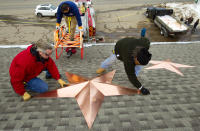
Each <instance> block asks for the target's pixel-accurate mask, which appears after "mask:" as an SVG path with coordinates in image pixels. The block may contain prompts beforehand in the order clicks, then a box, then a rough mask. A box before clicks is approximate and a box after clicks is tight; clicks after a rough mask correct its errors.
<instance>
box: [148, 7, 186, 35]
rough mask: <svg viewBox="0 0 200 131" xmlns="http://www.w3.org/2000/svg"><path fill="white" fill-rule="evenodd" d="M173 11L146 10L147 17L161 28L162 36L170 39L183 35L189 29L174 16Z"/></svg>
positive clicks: (154, 8)
mask: <svg viewBox="0 0 200 131" xmlns="http://www.w3.org/2000/svg"><path fill="white" fill-rule="evenodd" d="M172 14H173V9H165V8H156V7H149V8H147V10H146V17H147V18H150V19H152V20H153V21H154V23H155V25H156V26H158V27H159V28H160V30H161V31H160V33H161V35H163V36H165V37H168V36H174V35H178V34H183V33H186V32H187V31H188V27H187V26H186V25H185V24H183V23H181V21H179V20H177V19H176V18H174V17H173V16H172Z"/></svg>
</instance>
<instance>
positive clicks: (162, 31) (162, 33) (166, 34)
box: [160, 28, 168, 37]
mask: <svg viewBox="0 0 200 131" xmlns="http://www.w3.org/2000/svg"><path fill="white" fill-rule="evenodd" d="M160 34H161V35H163V36H164V37H168V32H167V30H166V29H165V28H161V32H160Z"/></svg>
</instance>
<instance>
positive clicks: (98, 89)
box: [37, 70, 140, 128]
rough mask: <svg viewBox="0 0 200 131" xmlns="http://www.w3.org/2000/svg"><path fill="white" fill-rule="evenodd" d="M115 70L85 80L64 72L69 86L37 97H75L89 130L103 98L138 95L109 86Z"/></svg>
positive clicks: (135, 92)
mask: <svg viewBox="0 0 200 131" xmlns="http://www.w3.org/2000/svg"><path fill="white" fill-rule="evenodd" d="M114 74H115V70H114V71H112V72H109V73H107V74H104V75H102V76H99V77H96V78H93V79H87V78H84V77H81V76H78V75H75V74H71V73H68V72H66V76H67V79H68V81H69V83H70V86H68V87H65V88H61V89H57V90H53V91H49V92H46V93H43V94H40V95H38V96H37V97H75V98H76V100H77V103H78V105H79V107H80V109H81V111H82V113H83V116H84V117H85V120H86V122H87V125H88V127H89V128H91V127H92V124H93V122H94V120H95V118H96V115H97V113H98V111H99V109H100V107H101V103H102V102H103V100H104V96H115V95H131V94H139V93H140V92H139V90H136V89H130V88H126V87H122V86H118V85H113V84H111V82H112V79H113V76H114Z"/></svg>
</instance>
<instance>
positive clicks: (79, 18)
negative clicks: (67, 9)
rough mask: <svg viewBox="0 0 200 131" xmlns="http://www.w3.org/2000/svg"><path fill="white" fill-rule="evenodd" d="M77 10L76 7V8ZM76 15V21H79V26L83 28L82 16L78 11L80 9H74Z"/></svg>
mask: <svg viewBox="0 0 200 131" xmlns="http://www.w3.org/2000/svg"><path fill="white" fill-rule="evenodd" d="M74 8H75V7H74ZM74 11H75V12H74V13H75V14H76V15H75V16H76V20H77V22H78V26H82V21H81V15H80V13H79V10H78V8H77V7H76V8H75V9H74Z"/></svg>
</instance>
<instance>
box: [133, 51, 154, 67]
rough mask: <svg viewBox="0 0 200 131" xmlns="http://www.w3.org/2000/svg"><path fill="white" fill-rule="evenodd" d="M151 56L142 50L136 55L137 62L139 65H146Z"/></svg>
mask: <svg viewBox="0 0 200 131" xmlns="http://www.w3.org/2000/svg"><path fill="white" fill-rule="evenodd" d="M151 56H152V54H151V53H149V51H148V50H147V49H146V48H142V49H141V50H140V51H139V52H138V54H137V60H138V62H139V63H140V64H141V65H147V64H148V63H149V61H150V60H151Z"/></svg>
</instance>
